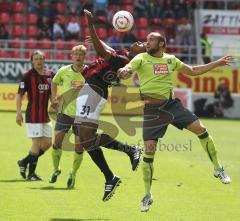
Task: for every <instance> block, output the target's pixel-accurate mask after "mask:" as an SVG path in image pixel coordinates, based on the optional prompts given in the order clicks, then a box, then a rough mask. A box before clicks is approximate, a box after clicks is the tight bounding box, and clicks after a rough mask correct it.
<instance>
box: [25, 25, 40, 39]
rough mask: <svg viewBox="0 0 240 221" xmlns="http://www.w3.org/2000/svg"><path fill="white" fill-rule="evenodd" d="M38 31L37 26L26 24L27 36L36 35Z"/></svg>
mask: <svg viewBox="0 0 240 221" xmlns="http://www.w3.org/2000/svg"><path fill="white" fill-rule="evenodd" d="M37 33H38V28H37V27H36V26H35V25H28V26H27V29H26V35H27V37H36V36H37Z"/></svg>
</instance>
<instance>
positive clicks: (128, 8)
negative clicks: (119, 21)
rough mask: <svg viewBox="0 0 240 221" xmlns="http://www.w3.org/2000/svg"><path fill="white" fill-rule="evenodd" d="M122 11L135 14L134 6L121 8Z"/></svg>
mask: <svg viewBox="0 0 240 221" xmlns="http://www.w3.org/2000/svg"><path fill="white" fill-rule="evenodd" d="M121 10H124V11H128V12H130V13H131V14H133V12H134V8H133V6H132V5H123V6H121Z"/></svg>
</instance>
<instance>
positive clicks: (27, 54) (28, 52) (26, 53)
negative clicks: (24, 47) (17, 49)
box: [25, 51, 32, 59]
mask: <svg viewBox="0 0 240 221" xmlns="http://www.w3.org/2000/svg"><path fill="white" fill-rule="evenodd" d="M31 53H32V51H26V52H25V58H27V59H29V58H30V56H31Z"/></svg>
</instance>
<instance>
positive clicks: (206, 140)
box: [198, 131, 222, 170]
mask: <svg viewBox="0 0 240 221" xmlns="http://www.w3.org/2000/svg"><path fill="white" fill-rule="evenodd" d="M198 138H199V139H200V142H201V144H202V147H203V149H204V150H205V151H206V152H207V154H208V156H209V158H210V160H211V161H212V163H213V166H214V169H215V170H216V169H219V168H221V167H222V166H221V165H220V163H219V162H218V158H217V151H216V149H215V145H214V142H213V139H212V137H211V136H209V134H208V132H207V131H206V132H204V133H203V134H200V135H198Z"/></svg>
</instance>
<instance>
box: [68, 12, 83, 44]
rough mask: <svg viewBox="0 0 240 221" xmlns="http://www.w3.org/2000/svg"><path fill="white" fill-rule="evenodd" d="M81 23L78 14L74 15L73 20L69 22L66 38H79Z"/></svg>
mask: <svg viewBox="0 0 240 221" xmlns="http://www.w3.org/2000/svg"><path fill="white" fill-rule="evenodd" d="M80 30H81V28H80V24H79V23H78V18H77V16H72V17H71V20H70V21H69V22H68V24H67V33H66V38H67V40H73V39H76V40H79V33H80Z"/></svg>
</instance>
